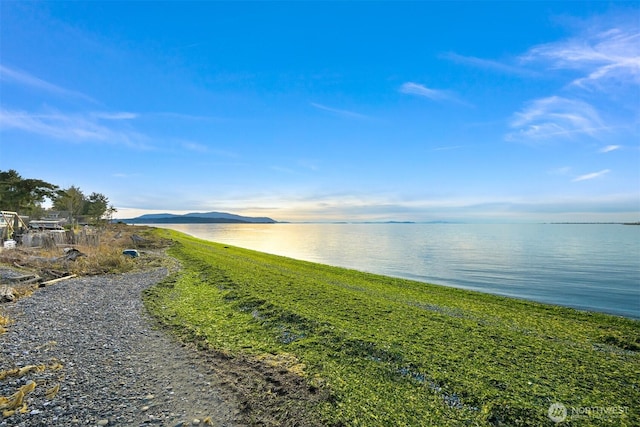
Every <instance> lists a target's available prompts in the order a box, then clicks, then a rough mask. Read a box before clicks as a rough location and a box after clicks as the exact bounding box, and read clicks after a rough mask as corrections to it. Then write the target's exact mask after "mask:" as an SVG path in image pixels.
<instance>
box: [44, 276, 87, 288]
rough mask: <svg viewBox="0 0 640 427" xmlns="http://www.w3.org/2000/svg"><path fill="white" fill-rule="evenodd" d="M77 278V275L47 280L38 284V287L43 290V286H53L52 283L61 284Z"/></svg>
mask: <svg viewBox="0 0 640 427" xmlns="http://www.w3.org/2000/svg"><path fill="white" fill-rule="evenodd" d="M77 276H78V275H77V274H70V275H68V276H64V277H58V278H57V279H52V280H47V281H46V282H42V283H40V287H41V288H44V287H45V286H49V285H53V284H54V283H58V282H62V281H63V280H67V279H73V278H74V277H77Z"/></svg>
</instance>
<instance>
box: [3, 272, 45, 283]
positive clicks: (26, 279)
mask: <svg viewBox="0 0 640 427" xmlns="http://www.w3.org/2000/svg"><path fill="white" fill-rule="evenodd" d="M6 280H8V281H10V282H19V284H21V285H29V284H31V283H35V282H39V281H40V280H42V278H41V277H40V276H38V275H37V274H25V275H24V276H18V277H7V279H6Z"/></svg>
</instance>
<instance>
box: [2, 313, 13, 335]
mask: <svg viewBox="0 0 640 427" xmlns="http://www.w3.org/2000/svg"><path fill="white" fill-rule="evenodd" d="M9 323H11V319H9V318H8V317H5V316H3V315H1V314H0V334H4V333H5V332H7V330H6V328H5V326H7V325H8V324H9Z"/></svg>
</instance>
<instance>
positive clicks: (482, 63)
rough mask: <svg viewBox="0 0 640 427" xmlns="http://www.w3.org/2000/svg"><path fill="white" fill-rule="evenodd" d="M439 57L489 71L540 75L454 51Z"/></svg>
mask: <svg viewBox="0 0 640 427" xmlns="http://www.w3.org/2000/svg"><path fill="white" fill-rule="evenodd" d="M440 57H441V58H444V59H448V60H450V61H453V62H456V63H458V64H463V65H470V66H472V67H476V68H482V69H485V70H489V71H497V72H499V73H502V74H510V75H519V76H525V77H536V76H539V75H540V73H538V72H536V71H532V70H529V69H526V68H522V67H517V66H514V65H509V64H505V63H502V62H499V61H494V60H490V59H484V58H477V57H474V56H464V55H459V54H457V53H454V52H448V53H444V54H442V55H440Z"/></svg>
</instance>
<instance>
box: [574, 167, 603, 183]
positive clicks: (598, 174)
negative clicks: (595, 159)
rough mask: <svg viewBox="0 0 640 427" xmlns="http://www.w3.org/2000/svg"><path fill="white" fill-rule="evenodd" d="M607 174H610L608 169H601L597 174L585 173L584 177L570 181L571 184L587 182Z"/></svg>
mask: <svg viewBox="0 0 640 427" xmlns="http://www.w3.org/2000/svg"><path fill="white" fill-rule="evenodd" d="M609 172H611V171H610V170H609V169H603V170H601V171H598V172H592V173H587V174H584V175H580V176H577V177H575V178H574V179H572V181H573V182H580V181H588V180H590V179H596V178H600V177H601V176H603V175H606V174H608V173H609Z"/></svg>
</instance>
